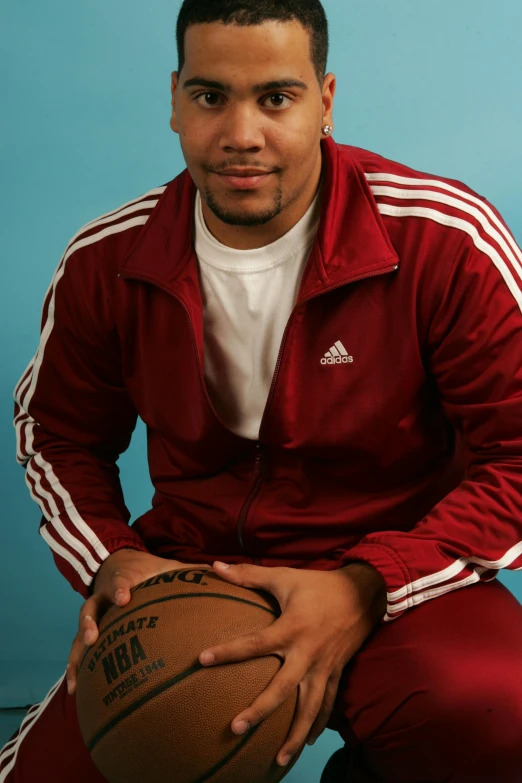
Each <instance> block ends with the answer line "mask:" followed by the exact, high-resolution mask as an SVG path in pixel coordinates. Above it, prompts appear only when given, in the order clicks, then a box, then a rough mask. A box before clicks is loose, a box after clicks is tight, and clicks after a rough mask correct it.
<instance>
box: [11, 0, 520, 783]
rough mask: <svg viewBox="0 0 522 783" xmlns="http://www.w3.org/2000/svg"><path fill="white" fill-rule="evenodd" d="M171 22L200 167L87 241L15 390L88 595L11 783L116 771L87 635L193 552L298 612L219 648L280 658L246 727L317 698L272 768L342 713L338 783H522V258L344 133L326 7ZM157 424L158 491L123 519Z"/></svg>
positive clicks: (56, 551) (37, 478) (181, 121)
mask: <svg viewBox="0 0 522 783" xmlns="http://www.w3.org/2000/svg"><path fill="white" fill-rule="evenodd" d="M177 34H178V55H179V63H178V71H177V72H175V73H173V75H172V107H173V111H172V118H171V126H172V129H173V130H174V132H175V133H177V134H179V138H180V143H181V147H182V150H183V154H184V158H185V161H186V164H187V170H186V171H184V172H183V173H182V174H181V175H179V176H178V177H177V178H176V179H174V180H173V181H171V182H169V183H168V184H167V185H166V186H164V187H161V188H156V189H155V190H152V191H150V192H149V193H147V194H145V195H144V196H143V197H141V198H139V199H136V200H135V201H133V202H129V204H126V205H124V206H123V207H121V208H120V209H118V210H115V211H114V212H112V213H110V214H108V215H105V216H103V217H102V218H100V219H98V220H96V221H93V222H92V223H90V224H87V225H86V226H85V227H84V228H83V229H81V230H80V232H79V233H78V234H77V235H76V236H75V237H74V238H73V240H72V241H71V243H70V244H69V246H68V249H67V251H66V253H65V255H64V257H63V259H62V261H61V262H60V265H59V267H58V270H57V272H56V274H55V276H54V278H53V284H52V286H51V288H50V289H49V292H48V295H47V297H46V300H45V303H44V312H43V322H42V335H41V341H40V346H39V349H38V352H37V354H36V356H35V358H34V360H33V362H31V364H30V365H29V367H28V369H27V371H26V373H24V375H23V377H22V379H21V380H20V383H19V385H18V386H17V389H16V422H15V423H16V426H17V432H18V459H19V461H20V463H21V464H23V465H25V467H26V470H27V482H28V484H29V487H30V489H31V491H32V493H33V496H34V497H35V499H36V501H37V502H38V503H39V505H40V507H41V510H42V513H43V519H42V524H41V527H40V533H41V535H42V536H43V537H44V539H45V540H46V541H47V543H48V544H49V545H50V547H51V550H52V553H53V556H54V558H55V561H56V564H57V566H58V568H59V569H60V570H61V572H62V573H63V574H64V576H65V577H66V578H67V579H69V581H70V582H71V584H72V586H73V587H74V588H75V589H76V590H78V591H79V592H80V593H81V594H82V595H83V596H84V598H85V599H86V601H85V603H84V605H83V606H82V609H81V612H80V623H79V630H78V634H77V636H76V638H75V640H74V643H73V646H72V650H71V655H70V659H69V663H68V667H67V677H66V678H65V677H63V678H61V679H60V681H59V682H58V683H57V684H56V685H55V686H54V688H53V689H51V691H50V692H49V694H48V696H47V697H46V699H45V700H44V701H43V702H42V703H41V704H40V705H35V707H33V708H32V710H30V711H29V714H28V716H27V717H26V719H25V720H24V723H23V724H22V727H21V729H20V731H19V733H17V734H16V735H15V736H14V737H13V738H12V740H11V741H10V743H8V744H7V745H6V746H5V748H4V750H3V751H2V752H1V753H0V783H4V782H5V783H22V782H23V783H28V782H29V781H33V780H36V779H42V774H43V773H42V769H45V774H46V776H47V779H52V780H53V781H56V782H57V783H58V782H61V781H63V782H64V783H65V781H69V780H72V779H74V780H76V781H78V782H79V783H87V781H89V783H92V781H99V780H100V781H101V780H102V778H101V777H100V775H99V773H98V772H97V771H96V770H95V768H94V766H93V764H92V762H91V760H90V757H89V754H88V752H87V751H86V749H85V748H84V747H83V745H82V742H81V739H80V737H79V732H78V727H77V721H76V714H75V703H74V689H75V676H76V669H77V665H78V660H79V656H80V651H81V649H82V646H83V639H84V634H85V638H86V641H87V643H89V644H92V643H93V642H94V641H95V640H96V638H97V635H98V630H97V618H98V617H99V616H100V614H101V612H102V610H103V609H104V608H106V607H107V605H108V604H109V603H110V602H115V603H118V604H119V605H120V606H123V605H125V604H126V603H127V602H128V601H129V600H130V592H129V590H130V588H131V587H132V586H133V585H135V584H137V583H139V582H140V581H142V580H143V579H146V578H147V577H149V576H152V575H153V574H157V573H161V572H162V571H166V570H169V569H171V568H173V567H176V566H179V564H180V563H183V564H187V563H188V564H191V565H194V566H198V567H200V566H202V565H207V566H209V565H213V567H214V568H215V570H216V571H217V572H218V573H219V574H220V575H221V576H222V577H223V578H224V579H228V580H230V581H233V582H235V583H237V584H242V585H244V586H246V587H261V588H263V589H267V590H269V591H271V592H272V593H273V594H274V595H275V596H276V597H277V599H278V600H279V603H280V605H281V609H282V614H281V617H280V618H279V619H278V620H277V621H276V622H274V623H273V625H272V626H270V627H269V628H268V629H267V630H266V631H265V632H264V633H263V634H260V635H259V636H258V637H256V638H255V639H253V638H252V637H244V638H239V639H237V640H233V641H231V642H230V643H229V644H227V645H223V646H221V647H218V648H211V649H209V650H207V651H203V650H202V651H201V657H200V662H201V663H202V664H203V663H205V664H206V663H207V658H206V657H205V656H204V655H203V653H209V654H213V655H214V659H215V664H217V665H219V664H222V663H225V662H228V661H232V660H236V661H237V660H244V659H247V658H251V657H253V656H254V655H266V654H270V653H271V652H277V653H278V654H279V655H281V657H282V658H284V665H283V666H282V667H281V670H280V671H279V672H278V674H277V675H276V676H275V677H274V680H273V681H272V682H271V683H270V685H269V687H268V688H267V689H266V691H264V693H263V694H261V695H260V696H259V698H258V699H257V700H256V701H255V702H254V704H252V705H245V709H244V711H243V712H242V713H241V714H240V715H238V716H237V717H236V719H234V721H233V723H232V725H231V731H235V732H236V733H240V731H241V727H239V726H238V724H239V723H241V722H245V723H246V724H247V727H246V728H248V725H249V726H255V725H257V724H259V722H260V721H262V720H263V719H264V718H265V717H266V716H267V715H268V714H270V713H271V712H272V711H273V710H274V709H276V708H277V706H278V705H279V704H280V703H281V702H282V701H284V699H285V698H286V697H287V696H288V694H289V693H291V692H293V691H294V690H295V688H296V687H299V699H298V708H297V711H296V716H295V719H294V723H293V726H292V728H291V730H290V732H289V735H288V737H287V738H286V740H285V743H284V744H283V746H282V747H281V749H280V750H279V751H278V754H277V762H278V763H279V764H284V763H285V758H284V757H285V756H287V755H290V756H292V755H293V757H294V758H293V762H292V763H295V759H296V758H297V756H298V754H299V752H300V751H301V750H302V748H303V745H304V744H305V742H306V741H308V742H309V743H313V741H314V740H315V739H316V738H317V736H319V734H320V733H321V732H322V731H323V730H324V728H325V727H326V726H329V727H330V728H333V729H336V730H337V731H339V732H340V734H341V735H342V737H343V738H344V740H345V741H346V748H345V749H343V750H342V751H339V752H338V753H336V754H334V756H333V757H332V759H331V760H330V762H329V764H328V765H327V768H326V770H325V771H324V773H323V778H322V780H323V783H324V782H325V781H343V780H350V781H355V780H357V781H376V780H381V781H401V783H406V781H415V782H416V783H419V781H428V780H430V781H443V780H452V781H455V782H456V783H457V782H460V781H471V780H473V781H478V780H480V781H500V780H501V781H503V783H515V781H520V780H521V779H522V607H521V606H520V604H519V603H518V602H517V600H516V599H515V597H514V596H513V595H512V594H511V593H510V592H509V591H508V590H507V589H506V588H505V587H504V586H503V585H502V584H501V583H500V582H498V581H497V580H496V579H495V577H496V576H497V573H498V571H499V569H500V568H510V569H513V570H515V569H521V568H522V524H521V521H520V520H521V511H522V474H521V470H520V468H521V466H522V371H521V367H522V339H521V336H520V335H521V327H522V313H521V310H522V291H521V284H520V278H521V277H522V266H521V264H522V253H521V251H520V249H519V248H518V247H517V245H516V243H515V240H514V239H513V236H512V235H511V233H510V232H509V230H508V229H507V227H506V226H505V224H504V222H503V221H502V218H501V217H500V216H499V214H498V212H496V210H495V209H494V208H493V207H492V206H491V205H490V204H488V203H487V202H486V201H485V200H484V199H482V198H481V197H479V196H477V194H475V193H473V191H471V190H470V189H469V188H467V187H466V186H465V185H463V184H461V183H459V182H456V181H450V180H448V179H443V178H441V177H433V176H431V175H427V174H424V173H422V172H417V171H414V170H412V169H409V168H407V167H406V166H403V165H401V164H398V163H395V162H392V161H389V160H385V159H384V158H382V157H380V156H378V155H376V154H374V153H371V152H367V151H365V150H361V149H357V148H353V147H348V146H343V145H338V144H336V143H335V142H334V141H333V139H332V135H331V134H332V127H333V99H334V93H335V84H336V81H335V77H334V76H333V74H327V75H326V76H325V70H326V57H327V41H328V37H327V25H326V18H325V16H324V11H323V9H322V7H321V5H320V3H319V2H318V0H308V2H303V1H302V0H296V1H295V2H292V1H289V2H285V3H284V4H282V3H279V2H275V1H274V2H270V1H269V0H268V1H267V2H265V3H263V4H262V5H261V6H260V5H259V4H258V3H257V2H254V1H253V0H221V1H220V2H217V1H216V0H209V1H208V2H204V1H202V0H186V2H185V3H184V4H183V7H182V9H181V12H180V15H179V19H178V31H177ZM138 414H139V415H140V416H141V417H142V418H143V420H144V421H145V423H146V425H147V430H148V445H149V463H150V470H151V477H152V480H153V482H154V485H155V489H156V492H155V496H154V501H153V508H152V509H151V510H150V511H149V512H147V513H146V514H144V515H143V516H142V517H141V518H140V519H138V520H136V521H135V522H134V524H133V525H132V526H131V527H129V526H128V524H127V523H128V521H129V513H128V511H127V508H126V506H125V503H124V500H123V497H122V493H121V486H120V484H119V480H118V470H117V468H116V464H115V463H116V460H117V458H118V456H119V454H120V453H121V452H122V451H124V450H125V449H126V448H127V446H128V444H129V441H130V438H131V433H132V430H133V428H134V426H135V423H136V417H137V415H138ZM172 558H175V559H172ZM178 558H179V559H178ZM220 560H221V561H225V563H226V564H229V565H230V568H229V569H228V570H226V569H225V568H224V567H223V566H221V565H219V564H218V562H217V561H220ZM472 588H473V589H472ZM66 680H68V681H69V693H68V692H67V687H66ZM243 730H245V726H243ZM37 770H38V772H37Z"/></svg>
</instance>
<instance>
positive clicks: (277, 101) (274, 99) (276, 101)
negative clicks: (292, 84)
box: [263, 92, 292, 109]
mask: <svg viewBox="0 0 522 783" xmlns="http://www.w3.org/2000/svg"><path fill="white" fill-rule="evenodd" d="M266 101H271V105H270V104H268V108H269V109H287V108H288V106H289V104H285V103H284V101H289V102H290V103H292V98H290V97H289V96H288V95H283V94H282V93H281V92H274V93H272V95H267V97H266V98H265V99H264V101H263V103H266Z"/></svg>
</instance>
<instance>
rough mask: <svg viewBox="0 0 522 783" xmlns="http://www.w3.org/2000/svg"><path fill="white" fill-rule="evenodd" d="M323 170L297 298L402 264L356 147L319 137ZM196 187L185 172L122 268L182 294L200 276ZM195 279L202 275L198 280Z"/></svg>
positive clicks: (166, 194) (169, 187)
mask: <svg viewBox="0 0 522 783" xmlns="http://www.w3.org/2000/svg"><path fill="white" fill-rule="evenodd" d="M321 148H322V153H323V168H324V175H325V182H324V189H323V204H322V210H321V219H320V223H319V228H318V231H317V236H316V239H315V242H314V245H313V248H312V251H311V253H310V257H309V260H308V264H307V266H306V270H305V274H304V276H303V280H302V283H301V290H300V294H299V300H302V299H304V298H307V297H308V296H313V295H315V294H317V293H320V292H321V290H323V289H328V288H331V287H333V286H337V285H341V284H342V283H344V282H348V281H349V280H351V279H353V278H358V277H365V276H371V275H372V274H376V273H378V271H379V270H381V269H383V270H384V269H385V268H387V267H390V266H393V265H395V264H397V263H398V257H397V254H396V252H395V250H394V249H393V246H392V244H391V241H390V239H389V237H388V234H387V232H386V229H385V227H384V224H383V222H382V219H381V216H380V214H379V211H378V208H377V204H376V202H375V199H374V198H373V194H372V192H371V190H370V188H369V186H368V183H367V181H366V178H365V176H364V171H363V170H362V168H361V166H360V164H359V163H358V162H357V161H356V160H355V159H354V157H353V155H352V152H351V148H350V147H348V146H346V145H339V144H337V143H336V142H335V141H334V140H333V139H332V138H328V139H325V140H323V141H322V142H321ZM195 195H196V188H195V185H194V183H193V181H192V178H191V177H190V175H189V173H188V170H187V169H185V170H184V171H182V172H181V174H179V175H178V176H177V177H176V178H175V179H173V180H171V181H170V182H169V183H168V184H167V187H166V189H165V191H164V192H163V194H162V196H161V197H160V200H159V202H158V204H157V205H156V207H155V208H154V210H153V211H152V213H151V216H150V218H149V220H148V221H147V223H146V224H145V225H144V227H143V229H142V231H141V232H140V234H139V236H138V238H137V240H136V242H135V243H134V245H133V246H132V248H131V250H130V252H129V253H128V254H127V256H126V257H124V259H123V260H122V262H121V263H120V265H119V269H118V272H119V273H121V274H123V275H124V276H125V277H136V278H139V279H145V280H147V281H149V282H151V283H156V284H158V285H160V286H162V287H164V288H170V289H171V290H172V292H173V293H176V292H177V286H178V284H179V281H180V278H185V280H186V279H187V275H188V277H189V278H192V280H194V275H193V274H191V273H190V270H191V268H192V267H194V268H195V263H196V256H195V252H194V249H193V231H194V219H193V214H194V200H195ZM195 279H197V277H196V278H195Z"/></svg>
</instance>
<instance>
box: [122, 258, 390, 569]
mask: <svg viewBox="0 0 522 783" xmlns="http://www.w3.org/2000/svg"><path fill="white" fill-rule="evenodd" d="M398 268H399V265H398V264H393V266H389V267H386V268H385V269H379V270H377V271H376V272H370V273H369V274H366V275H359V276H358V277H352V278H350V280H345V281H344V282H342V283H337V284H336V285H333V286H330V288H325V289H323V290H322V291H320V292H319V293H316V294H311V295H310V296H308V297H306V298H305V299H301V301H299V302H296V304H295V306H294V308H293V310H292V312H291V313H290V316H289V318H288V321H287V323H286V326H285V330H284V332H283V336H282V338H281V345H280V347H279V353H278V356H277V361H276V365H275V368H274V374H273V376H272V383H271V385H270V391H269V393H268V398H267V401H266V405H265V409H264V411H263V416H262V418H261V424H260V427H259V441H258V442H257V443H256V451H255V458H254V471H253V478H254V484H253V486H252V489H251V490H250V492H249V494H248V496H247V499H246V500H245V502H244V504H243V507H242V509H241V512H240V514H239V518H238V522H237V538H238V542H239V546H240V547H241V549H242V550H243V552H245V548H244V543H245V541H244V534H245V524H246V518H247V515H248V512H249V510H250V507H251V505H252V503H253V501H254V498H255V497H256V495H257V493H258V492H259V490H260V489H261V485H262V484H263V481H264V478H265V474H266V459H265V457H264V452H263V447H262V445H261V443H260V440H261V434H262V431H263V428H264V425H265V422H266V417H267V413H268V410H269V408H270V405H271V403H272V399H273V396H274V391H275V385H276V382H277V376H278V375H279V369H280V367H281V359H282V357H283V351H284V347H285V343H286V339H287V337H288V331H289V328H290V324H291V321H292V318H293V316H294V313H295V312H296V310H297V309H298V308H299V307H301V305H303V304H306V303H307V302H309V301H310V300H311V299H316V298H317V297H318V296H322V295H323V294H326V293H329V292H330V291H334V290H335V289H337V288H341V287H342V286H344V285H351V283H357V282H359V281H360V280H366V279H368V278H371V277H378V276H380V275H385V274H388V273H389V272H395V271H396V270H397V269H398ZM118 277H121V278H123V279H127V280H143V282H145V283H152V284H153V285H156V286H158V288H161V289H162V290H163V291H165V292H166V293H167V294H170V296H172V297H173V298H174V299H176V301H177V302H179V303H180V305H181V306H182V307H183V309H184V310H185V313H186V315H187V321H188V324H189V329H190V334H191V337H192V344H193V346H194V352H195V354H196V362H197V365H198V370H199V377H200V380H201V384H202V387H203V392H204V394H205V397H206V399H207V401H208V404H209V407H210V409H211V410H212V411H213V413H214V415H215V416H216V418H217V420H218V421H219V422H220V423H221V424H222V426H223V427H225V429H227V427H226V425H225V423H224V422H223V421H222V420H221V418H220V416H219V415H218V413H217V411H216V410H215V408H214V405H213V403H212V400H211V399H210V395H209V393H208V391H207V387H206V384H205V376H204V373H203V368H202V366H201V362H200V360H199V351H198V344H197V342H196V334H195V332H194V327H193V325H192V320H191V318H190V313H189V310H188V307H187V306H186V304H185V303H184V302H183V300H182V299H180V298H179V297H178V296H176V294H173V293H172V291H171V290H170V289H168V288H167V287H166V286H164V285H162V284H161V283H158V282H157V281H156V280H150V279H148V278H147V277H144V276H141V275H126V274H118ZM250 556H251V557H252V558H253V560H254V563H257V564H258V563H259V558H258V557H256V556H255V555H250Z"/></svg>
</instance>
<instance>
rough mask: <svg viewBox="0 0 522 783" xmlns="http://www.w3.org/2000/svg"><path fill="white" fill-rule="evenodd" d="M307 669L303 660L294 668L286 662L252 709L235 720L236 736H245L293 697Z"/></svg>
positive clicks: (233, 722)
mask: <svg viewBox="0 0 522 783" xmlns="http://www.w3.org/2000/svg"><path fill="white" fill-rule="evenodd" d="M306 669H307V666H306V664H305V663H304V662H303V661H302V660H301V662H300V663H294V665H293V666H292V665H290V664H288V662H285V664H284V665H283V667H282V668H281V669H280V670H279V671H278V673H277V674H276V675H275V677H274V678H273V679H272V681H271V682H270V684H269V685H268V687H267V688H266V689H265V690H264V691H263V693H261V694H260V695H259V696H258V697H257V699H256V700H255V701H254V702H253V703H252V704H251V705H250V707H248V708H247V709H246V710H244V711H243V712H242V713H240V714H239V715H237V716H236V717H235V718H234V720H233V721H232V724H231V727H232V731H233V732H234V734H243V733H244V732H245V731H246V730H247V729H249V728H251V727H252V726H256V725H257V724H258V723H261V721H262V720H264V719H265V718H267V717H268V715H270V714H271V713H272V712H274V710H276V709H277V708H278V707H279V705H281V704H283V702H285V701H286V700H287V699H288V698H289V697H290V696H292V694H294V693H295V691H296V689H297V687H298V685H299V683H300V681H301V679H302V678H303V676H304V674H305V672H306ZM318 709H319V706H318Z"/></svg>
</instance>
